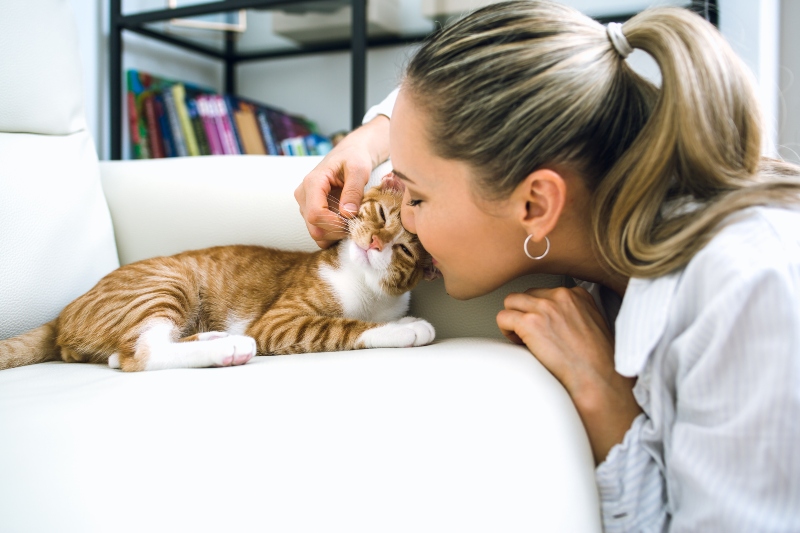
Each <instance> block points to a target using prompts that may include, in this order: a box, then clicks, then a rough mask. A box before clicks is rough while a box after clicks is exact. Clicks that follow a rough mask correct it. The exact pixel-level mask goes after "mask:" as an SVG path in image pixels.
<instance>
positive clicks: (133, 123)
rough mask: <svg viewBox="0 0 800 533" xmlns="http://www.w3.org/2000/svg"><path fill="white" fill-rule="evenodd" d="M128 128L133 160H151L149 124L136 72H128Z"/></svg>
mask: <svg viewBox="0 0 800 533" xmlns="http://www.w3.org/2000/svg"><path fill="white" fill-rule="evenodd" d="M127 82H128V90H127V100H128V127H129V132H130V142H131V157H132V158H133V159H149V158H150V147H149V146H148V142H149V141H148V137H147V122H146V118H145V116H144V115H145V113H144V108H143V107H142V99H141V98H139V96H140V95H141V94H142V92H143V90H142V87H141V84H140V83H139V77H138V75H137V74H136V72H135V71H128V75H127Z"/></svg>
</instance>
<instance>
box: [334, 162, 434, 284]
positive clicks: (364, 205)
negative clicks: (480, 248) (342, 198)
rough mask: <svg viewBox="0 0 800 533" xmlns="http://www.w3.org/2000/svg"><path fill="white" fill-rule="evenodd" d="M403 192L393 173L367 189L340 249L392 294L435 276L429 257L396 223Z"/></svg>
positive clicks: (398, 219)
mask: <svg viewBox="0 0 800 533" xmlns="http://www.w3.org/2000/svg"><path fill="white" fill-rule="evenodd" d="M403 191H404V186H403V184H402V182H400V180H398V179H397V178H396V177H395V176H394V175H393V174H389V175H387V176H384V178H383V180H382V181H381V184H380V185H377V186H375V187H372V188H370V189H368V190H367V191H366V192H365V193H364V199H363V200H362V202H361V208H360V209H359V210H358V215H357V216H356V217H355V218H354V219H352V220H351V221H350V222H349V224H348V225H349V231H350V238H349V239H348V240H347V241H346V244H345V249H344V251H345V253H347V254H348V258H349V260H350V261H351V262H352V263H353V264H355V265H357V266H358V267H360V268H362V269H363V270H364V272H365V273H366V274H367V275H368V276H370V277H373V279H374V280H375V281H376V282H378V283H379V284H380V286H381V288H382V289H383V291H384V292H386V293H387V294H392V295H400V294H402V293H404V292H408V291H410V290H411V289H413V288H414V287H415V286H416V285H417V283H419V281H420V280H421V279H423V278H426V279H433V278H434V277H436V276H435V274H436V270H435V268H434V267H433V265H432V263H431V257H430V255H429V254H428V252H426V251H425V249H424V248H423V247H422V244H420V242H419V239H418V238H417V236H416V235H414V234H413V233H409V232H408V231H406V230H405V228H403V225H402V224H401V222H400V208H401V206H402V205H403Z"/></svg>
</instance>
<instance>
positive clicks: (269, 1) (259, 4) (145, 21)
mask: <svg viewBox="0 0 800 533" xmlns="http://www.w3.org/2000/svg"><path fill="white" fill-rule="evenodd" d="M110 3H111V17H110V35H109V43H110V45H109V58H110V60H109V62H110V69H109V77H110V107H111V110H110V121H111V133H110V137H111V159H121V157H122V105H123V101H124V99H123V92H122V90H123V89H122V83H123V69H122V47H123V42H122V34H123V32H126V31H127V32H131V33H136V34H139V35H142V36H144V37H147V38H150V39H153V40H157V41H160V42H163V43H166V44H169V45H172V46H176V47H179V48H182V49H184V50H187V51H189V52H192V53H196V54H200V55H203V56H206V57H209V58H212V59H215V60H218V61H221V62H223V63H224V67H225V68H224V72H225V75H224V88H223V90H224V92H226V93H232V94H235V93H236V67H237V65H238V64H240V63H243V62H249V61H261V60H268V59H274V58H284V57H292V56H301V55H308V54H319V53H328V52H341V51H350V54H351V82H352V90H351V126H352V127H353V128H356V127H358V125H360V124H361V118H362V117H363V116H364V113H365V111H366V52H367V49H368V48H374V47H381V46H397V45H406V44H412V43H418V42H420V41H421V40H422V39H424V38H425V37H426V36H427V35H428V34H429V32H430V31H431V30H432V28H433V23H432V22H429V21H428V24H427V25H425V24H419V23H417V24H416V25H412V27H411V28H402V29H401V30H400V31H398V32H397V33H396V34H392V35H385V34H381V35H370V33H369V31H368V28H369V25H368V21H367V18H368V15H367V0H217V1H211V2H206V3H199V4H193V5H187V6H183V7H177V8H175V9H156V10H150V11H142V12H137V13H131V14H123V13H122V0H110ZM567 3H569V2H567ZM676 3H677V4H682V5H685V6H686V7H688V8H690V9H692V10H694V11H697V12H698V13H701V14H703V15H704V16H706V18H708V19H709V20H711V22H713V23H714V24H717V18H718V8H717V2H716V0H686V1H685V2H676ZM593 5H594V4H593ZM347 6H350V7H351V18H350V27H349V30H350V37H349V39H348V38H344V39H330V40H324V41H322V42H317V43H314V44H300V43H297V42H295V41H292V40H290V39H286V38H282V37H280V36H278V35H275V34H274V33H273V32H272V28H271V25H269V24H268V21H269V20H271V18H270V14H271V13H272V12H274V11H276V10H283V9H286V8H289V9H291V10H297V9H313V8H326V9H329V10H332V9H338V8H341V7H347ZM240 10H246V13H247V19H248V31H247V32H245V33H242V34H239V33H236V32H232V31H223V32H214V33H208V34H207V35H215V36H216V37H214V38H207V37H202V36H198V35H199V34H198V33H196V32H195V33H193V34H191V35H190V34H187V33H185V31H182V30H180V29H177V28H176V27H174V26H172V25H170V24H169V23H168V22H169V20H171V19H174V18H191V17H197V16H202V15H211V14H220V13H235V12H238V11H240ZM631 16H633V14H616V15H602V16H598V15H596V16H595V18H596V19H597V20H599V21H600V22H603V23H607V22H611V21H617V22H621V21H624V20H627V19H628V18H630V17H631Z"/></svg>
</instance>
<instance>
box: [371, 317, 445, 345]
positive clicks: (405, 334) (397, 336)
mask: <svg viewBox="0 0 800 533" xmlns="http://www.w3.org/2000/svg"><path fill="white" fill-rule="evenodd" d="M435 337H436V331H435V330H434V329H433V326H432V325H431V324H430V322H428V321H427V320H423V319H421V318H414V317H411V316H407V317H404V318H401V319H400V320H398V321H397V322H389V323H388V324H384V325H382V326H378V327H377V328H372V329H368V330H367V331H365V332H364V333H362V334H361V336H360V337H359V338H358V342H357V344H359V345H362V344H363V347H364V348H409V347H411V346H423V345H425V344H430V343H431V342H433V339H434V338H435Z"/></svg>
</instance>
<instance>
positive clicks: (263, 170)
mask: <svg viewBox="0 0 800 533" xmlns="http://www.w3.org/2000/svg"><path fill="white" fill-rule="evenodd" d="M320 159H321V158H318V157H279V156H235V157H231V156H205V157H190V158H174V159H159V160H144V161H122V162H115V161H105V162H102V163H101V164H100V166H101V169H102V176H103V178H102V179H103V189H104V190H105V193H106V197H107V199H108V205H109V207H110V209H111V216H112V218H113V220H114V229H115V232H116V237H117V246H118V249H119V257H120V261H121V262H122V263H123V264H126V263H131V262H133V261H138V260H140V259H145V258H148V257H154V256H158V255H172V254H175V253H178V252H181V251H183V250H191V249H196V248H205V247H207V246H216V245H223V244H258V245H262V246H272V247H277V248H283V249H290V250H306V251H315V250H318V248H317V246H316V244H315V243H314V241H313V240H311V237H309V235H308V231H307V230H306V226H305V223H304V222H303V219H302V217H301V216H300V212H299V209H298V206H297V202H296V201H295V199H294V194H293V193H294V190H295V188H297V186H298V185H299V184H300V183H301V181H302V180H303V178H304V177H305V175H306V174H308V172H310V171H311V170H312V169H313V168H314V166H315V165H316V164H317V163H318V162H319V161H320ZM389 169H390V167H388V166H386V165H382V166H381V167H379V168H378V169H376V171H375V172H373V174H372V179H371V180H370V183H371V184H374V183H378V182H379V180H380V178H381V177H382V176H384V175H385V174H386V172H388V170H389ZM521 247H522V243H520V253H522V250H521ZM561 281H562V278H561V277H560V276H527V277H524V278H520V279H517V280H515V281H513V282H511V283H509V284H507V285H505V286H504V287H501V288H500V289H498V290H496V291H494V292H493V293H491V294H488V295H486V296H482V297H480V298H475V299H473V300H469V301H457V300H454V299H453V298H451V297H449V296H448V295H447V294H446V293H445V290H444V283H443V282H442V280H441V279H439V280H436V281H433V282H425V281H423V282H421V283H420V284H419V285H418V286H417V288H416V289H414V291H413V293H412V298H411V311H410V313H411V314H412V315H413V316H419V317H422V318H425V319H427V320H429V321H430V322H431V323H432V324H433V325H434V326H435V327H436V332H437V338H438V339H443V338H454V337H502V335H501V334H500V332H499V330H498V329H497V324H496V321H495V316H496V315H497V312H498V311H500V310H501V309H502V308H503V299H504V298H505V296H506V295H507V294H508V293H510V292H521V291H524V290H526V289H528V288H530V287H534V286H536V287H543V286H550V287H552V286H556V285H558V284H559V283H561Z"/></svg>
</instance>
